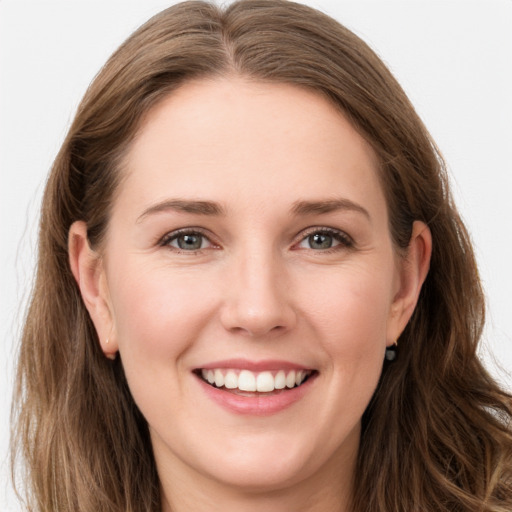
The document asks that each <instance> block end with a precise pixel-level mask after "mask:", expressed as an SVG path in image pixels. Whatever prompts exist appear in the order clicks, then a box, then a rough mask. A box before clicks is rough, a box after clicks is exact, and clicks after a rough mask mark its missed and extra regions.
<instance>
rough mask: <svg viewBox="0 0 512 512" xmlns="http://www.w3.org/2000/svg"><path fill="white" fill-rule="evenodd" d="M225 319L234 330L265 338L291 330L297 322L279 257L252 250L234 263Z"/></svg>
mask: <svg viewBox="0 0 512 512" xmlns="http://www.w3.org/2000/svg"><path fill="white" fill-rule="evenodd" d="M226 288H227V292H226V300H225V301H224V304H223V308H222V312H221V322H222V324H223V326H224V328H225V329H227V330H228V331H230V332H232V333H237V334H242V335H245V336H249V337H254V338H261V337H265V336H275V335H279V334H283V333H285V332H287V331H289V330H290V329H291V328H292V327H293V326H294V325H295V323H296V320H297V319H296V313H295V310H294V308H293V305H292V302H291V296H290V295H291V289H290V286H289V281H288V278H287V273H286V270H285V269H284V268H283V264H281V263H280V262H279V258H278V257H277V256H276V255H274V254H272V252H271V251H270V250H269V251H268V254H264V253H262V252H260V253H252V254H250V255H245V256H241V257H240V258H238V261H237V263H236V264H235V265H230V272H229V278H228V280H227V282H226Z"/></svg>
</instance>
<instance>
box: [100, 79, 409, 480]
mask: <svg viewBox="0 0 512 512" xmlns="http://www.w3.org/2000/svg"><path fill="white" fill-rule="evenodd" d="M123 172H124V173H125V179H124V181H123V182H122V184H121V185H120V188H119V191H118V194H117V195H116V199H115V203H114V205H113V211H112V217H111V221H110V224H109V229H108V234H107V238H106V243H105V247H104V258H103V261H102V267H101V272H100V273H99V276H100V277H99V280H98V283H99V284H98V290H99V298H100V299H101V300H103V302H104V304H105V310H104V314H101V315H100V314H98V313H93V319H94V321H95V323H96V326H97V328H98V331H99V332H100V334H101V333H105V336H106V335H107V334H109V335H110V340H109V345H104V348H105V350H110V351H112V350H114V349H117V348H118V349H119V352H120V357H121V360H122V364H123V367H124V370H125V373H126V377H127V379H128V383H129V386H130V389H131V392H132V394H133V397H134V399H135V402H136V403H137V405H138V407H139V408H140V410H141V411H142V413H143V415H144V416H145V418H146V419H147V422H148V424H149V428H150V433H151V439H152V443H153V447H154V452H155V458H156V461H157V466H158V469H159V472H160V474H161V475H171V476H172V478H176V475H183V474H188V475H195V476H196V477H197V478H202V477H207V478H208V480H210V481H211V480H212V479H213V480H215V481H217V482H221V483H223V484H227V485H231V486H241V487H243V488H246V489H265V488H269V489H270V488H279V487H282V486H286V485H292V484H294V483H299V482H302V481H306V480H307V479H308V478H313V477H315V476H318V475H322V474H323V475H324V476H325V475H330V478H333V477H335V478H338V477H339V475H340V472H343V471H345V470H344V469H343V468H352V465H353V463H354V458H355V455H356V453H357V446H358V441H359V432H360V420H361V416H362V414H363V411H364V410H365V408H366V406H367V405H368V402H369V401H370V398H371V396H372V394H373V392H374V390H375V387H376V385H377V382H378V380H379V376H380V373H381V369H382V364H383V360H384V352H385V348H386V345H390V344H391V343H393V342H394V341H395V339H396V338H397V336H398V335H399V334H400V331H401V330H402V329H403V327H404V325H405V323H406V322H407V319H408V316H409V315H410V311H412V309H411V307H409V309H407V305H405V306H404V303H405V302H404V301H405V299H404V297H406V295H407V293H408V287H410V286H409V285H408V284H407V282H406V281H407V280H408V279H409V278H404V275H405V274H404V270H403V268H402V266H403V265H402V259H400V258H399V257H398V256H396V254H395V252H394V249H393V245H392V240H391V237H390V232H389V229H388V214H387V210H386V201H385V198H384V194H383V191H382V188H381V186H380V183H379V180H378V177H377V161H376V158H375V155H374V153H373V151H372V150H371V148H370V147H369V145H368V144H367V143H366V142H365V141H364V140H363V138H362V137H361V136H359V135H358V133H357V132H356V131H355V130H354V129H353V128H352V126H351V125H350V124H349V123H348V122H347V120H346V119H345V118H344V117H343V116H342V115H341V114H340V113H339V112H338V111H336V110H335V108H333V106H332V105H331V104H330V103H329V102H328V101H327V100H325V99H323V98H322V97H320V96H319V95H317V94H315V93H313V92H309V91H306V90H303V89H300V88H296V87H294V86H291V85H283V84H264V83H254V82H249V81H244V80H242V79H229V80H228V79H218V80H211V81H207V80H204V81H197V82H192V83H187V84H185V85H184V86H182V87H181V88H180V89H179V90H177V91H176V92H173V93H172V94H171V95H170V96H169V97H168V98H166V99H165V101H163V102H162V103H161V104H159V105H158V106H157V107H156V108H155V109H154V110H153V111H152V112H150V114H149V115H148V117H147V118H146V120H145V122H144V124H143V126H142V128H141V130H140V132H139V135H138V137H137V138H136V140H135V142H134V144H133V146H132V147H131V149H130V151H129V153H128V154H127V156H126V159H125V166H124V168H123ZM409 280H410V279H409ZM100 309H101V308H100ZM101 337H102V336H100V338H101ZM102 341H103V342H104V341H105V340H104V339H102ZM208 380H209V381H210V382H208ZM302 381H303V382H302ZM212 382H213V383H212ZM301 382H302V383H301ZM296 383H299V385H298V386H296ZM290 386H295V387H290ZM258 390H259V391H258ZM163 478H164V479H165V476H164V477H163Z"/></svg>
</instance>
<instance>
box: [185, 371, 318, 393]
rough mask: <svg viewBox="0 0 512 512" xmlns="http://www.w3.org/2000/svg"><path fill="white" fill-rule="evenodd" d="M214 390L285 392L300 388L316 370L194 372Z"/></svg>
mask: <svg viewBox="0 0 512 512" xmlns="http://www.w3.org/2000/svg"><path fill="white" fill-rule="evenodd" d="M194 373H195V374H196V375H197V376H198V377H199V378H200V379H202V380H203V381H204V382H206V383H207V384H209V385H210V386H212V387H214V388H218V389H221V390H225V391H229V392H232V393H236V394H246V393H247V395H248V396H253V395H254V394H260V393H274V392H277V391H279V392H281V391H287V390H290V389H294V388H297V387H300V386H302V385H303V384H304V383H305V382H306V381H307V380H308V379H309V378H310V377H311V376H312V375H313V374H315V373H317V372H316V370H277V371H263V372H252V371H250V370H239V369H234V368H233V369H224V368H215V369H204V368H202V369H201V368H200V369H198V370H195V372H194Z"/></svg>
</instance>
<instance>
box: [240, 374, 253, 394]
mask: <svg viewBox="0 0 512 512" xmlns="http://www.w3.org/2000/svg"><path fill="white" fill-rule="evenodd" d="M238 389H240V390H241V391H256V378H255V377H254V373H252V372H250V371H249V370H242V371H241V372H240V375H239V376H238Z"/></svg>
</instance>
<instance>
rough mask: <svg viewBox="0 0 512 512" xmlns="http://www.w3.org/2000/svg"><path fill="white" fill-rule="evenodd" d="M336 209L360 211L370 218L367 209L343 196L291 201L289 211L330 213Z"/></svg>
mask: <svg viewBox="0 0 512 512" xmlns="http://www.w3.org/2000/svg"><path fill="white" fill-rule="evenodd" d="M338 210H346V211H354V212H358V213H362V214H363V215H364V216H365V217H366V218H367V219H368V220H371V216H370V214H369V213H368V210H366V209H365V208H363V207H362V206H361V205H360V204H357V203H354V201H351V200H350V199H345V198H341V199H329V200H325V201H296V202H295V203H293V206H292V210H291V211H292V213H293V214H294V215H312V214H323V213H331V212H335V211H338Z"/></svg>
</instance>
